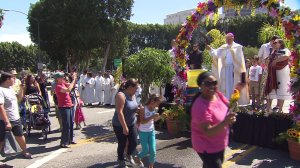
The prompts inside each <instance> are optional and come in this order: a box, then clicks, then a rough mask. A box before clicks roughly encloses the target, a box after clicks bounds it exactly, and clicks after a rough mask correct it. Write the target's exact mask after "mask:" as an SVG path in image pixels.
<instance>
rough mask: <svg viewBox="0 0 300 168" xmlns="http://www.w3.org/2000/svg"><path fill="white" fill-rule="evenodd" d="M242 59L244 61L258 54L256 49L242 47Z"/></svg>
mask: <svg viewBox="0 0 300 168" xmlns="http://www.w3.org/2000/svg"><path fill="white" fill-rule="evenodd" d="M243 50H244V57H245V59H251V58H253V56H254V55H257V54H258V48H257V47H249V46H248V47H244V48H243Z"/></svg>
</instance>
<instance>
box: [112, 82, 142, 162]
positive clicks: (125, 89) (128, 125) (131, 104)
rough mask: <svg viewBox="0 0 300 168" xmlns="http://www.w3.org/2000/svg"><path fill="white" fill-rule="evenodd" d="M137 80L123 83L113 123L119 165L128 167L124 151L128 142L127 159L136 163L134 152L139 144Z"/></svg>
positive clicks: (118, 94) (117, 99)
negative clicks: (136, 124) (133, 156)
mask: <svg viewBox="0 0 300 168" xmlns="http://www.w3.org/2000/svg"><path fill="white" fill-rule="evenodd" d="M137 84H138V83H137V81H136V80H134V79H129V80H127V81H126V82H125V83H124V84H122V85H121V89H120V90H122V91H120V92H119V93H117V95H116V97H115V100H116V111H115V114H114V116H113V119H112V125H113V128H114V132H115V134H116V137H117V139H118V149H117V151H118V162H119V167H126V164H125V161H124V151H125V146H126V142H127V140H128V150H127V157H128V158H127V159H128V160H129V161H130V162H131V163H132V164H135V162H134V160H133V158H132V153H133V152H134V150H135V149H136V146H137V130H136V127H135V123H136V111H137V109H138V103H137V102H136V98H135V92H136V90H137V87H138V86H137Z"/></svg>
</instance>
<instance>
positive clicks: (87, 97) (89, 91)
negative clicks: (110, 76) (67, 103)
mask: <svg viewBox="0 0 300 168" xmlns="http://www.w3.org/2000/svg"><path fill="white" fill-rule="evenodd" d="M83 86H84V99H83V101H84V103H94V102H95V79H94V78H91V77H87V78H85V80H84V85H83Z"/></svg>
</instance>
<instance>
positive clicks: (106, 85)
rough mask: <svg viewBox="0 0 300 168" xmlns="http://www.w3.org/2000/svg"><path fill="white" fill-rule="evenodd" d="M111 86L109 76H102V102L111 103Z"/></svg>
mask: <svg viewBox="0 0 300 168" xmlns="http://www.w3.org/2000/svg"><path fill="white" fill-rule="evenodd" d="M111 88H112V81H111V79H110V78H104V80H103V90H104V104H111V96H112V95H111Z"/></svg>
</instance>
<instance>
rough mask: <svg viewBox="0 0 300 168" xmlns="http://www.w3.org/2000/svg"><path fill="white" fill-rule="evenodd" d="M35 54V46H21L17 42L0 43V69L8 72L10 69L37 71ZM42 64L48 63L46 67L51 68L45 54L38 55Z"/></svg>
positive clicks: (36, 50)
mask: <svg viewBox="0 0 300 168" xmlns="http://www.w3.org/2000/svg"><path fill="white" fill-rule="evenodd" d="M37 54H38V48H37V47H36V46H33V45H30V46H27V47H25V46H23V45H21V44H20V43H18V42H12V43H9V42H2V43H0V57H1V62H0V69H2V70H5V71H8V70H10V69H11V68H16V69H17V71H20V70H21V69H22V68H25V69H28V68H29V69H31V70H32V71H34V72H35V71H36V70H37ZM40 55H41V58H42V59H43V60H44V62H48V64H47V65H48V66H51V62H50V61H49V60H48V58H47V55H46V53H44V52H41V53H40Z"/></svg>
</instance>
